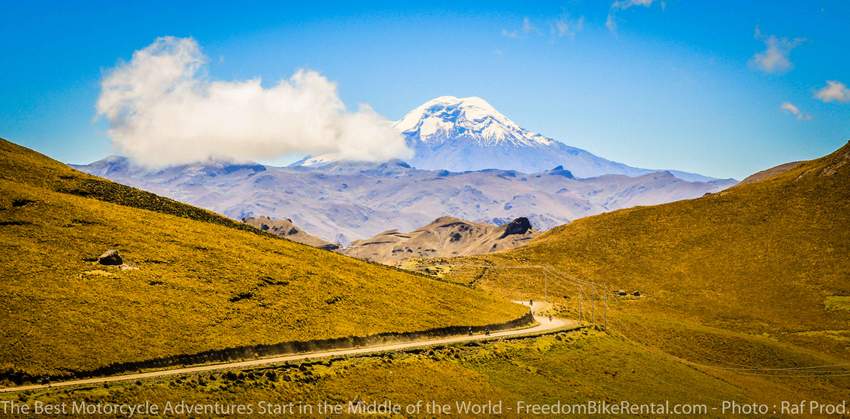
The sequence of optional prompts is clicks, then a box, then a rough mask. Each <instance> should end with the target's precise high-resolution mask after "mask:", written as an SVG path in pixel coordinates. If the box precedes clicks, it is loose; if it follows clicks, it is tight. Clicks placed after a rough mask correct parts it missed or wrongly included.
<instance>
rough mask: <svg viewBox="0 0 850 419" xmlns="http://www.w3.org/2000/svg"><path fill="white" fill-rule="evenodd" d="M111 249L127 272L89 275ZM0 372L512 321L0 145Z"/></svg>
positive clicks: (390, 274) (417, 282) (510, 314)
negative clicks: (122, 258) (99, 258)
mask: <svg viewBox="0 0 850 419" xmlns="http://www.w3.org/2000/svg"><path fill="white" fill-rule="evenodd" d="M107 249H117V250H119V251H120V253H121V254H122V255H123V256H124V259H125V262H126V263H127V264H128V265H129V266H130V269H120V268H118V267H107V266H101V265H98V264H97V263H96V262H93V261H92V260H93V258H96V257H97V256H98V255H100V254H101V253H102V252H104V251H105V250H107ZM0 277H2V281H0V307H2V308H0V324H2V325H3V327H2V330H0V342H2V343H0V372H6V373H8V372H10V371H16V372H21V373H25V374H32V375H43V374H61V373H63V372H68V371H78V370H90V369H94V368H97V367H102V366H104V365H107V364H111V363H121V362H128V361H139V360H146V359H151V358H157V357H163V356H168V355H175V354H191V353H197V352H201V351H205V350H211V349H220V348H226V347H234V346H243V345H253V344H259V343H276V342H284V341H291V340H307V339H317V338H329V337H342V336H351V335H359V336H363V335H370V334H377V333H381V332H402V331H416V330H423V329H428V328H434V327H442V326H449V325H471V324H487V323H492V322H501V321H506V320H509V319H513V318H516V317H519V316H520V315H522V314H523V313H524V309H523V308H522V307H519V306H516V305H513V304H509V303H506V301H505V300H498V299H495V298H493V297H490V296H488V295H486V294H484V293H481V292H477V291H474V290H470V289H468V288H465V287H459V286H457V285H454V284H448V283H444V282H440V281H434V280H431V279H427V278H425V277H422V276H418V275H413V274H409V273H405V272H402V271H399V270H394V269H391V268H386V267H382V266H379V265H374V264H369V263H365V262H361V261H358V260H355V259H353V258H349V257H346V256H342V255H338V254H335V253H332V252H327V251H323V250H319V249H314V248H311V247H308V246H304V245H300V244H297V243H293V242H290V241H288V240H283V239H279V238H275V237H273V236H271V235H268V234H263V233H260V232H259V231H258V230H256V229H253V228H250V227H247V226H243V225H241V224H239V223H235V222H232V221H231V220H229V219H227V218H224V217H221V216H219V215H216V214H213V213H211V212H208V211H204V210H200V209H197V208H194V207H191V206H188V205H184V204H180V203H178V202H175V201H172V200H169V199H164V198H161V197H158V196H156V195H153V194H150V193H146V192H143V191H139V190H136V189H133V188H128V187H125V186H122V185H118V184H115V183H112V182H109V181H106V180H102V179H98V178H95V177H92V176H88V175H85V174H82V173H80V172H77V171H75V170H73V169H70V168H69V167H67V166H65V165H62V164H61V163H58V162H56V161H53V160H50V159H49V158H47V157H45V156H42V155H40V154H37V153H35V152H32V151H30V150H28V149H25V148H23V147H19V146H16V145H14V144H11V143H9V142H6V141H3V140H0Z"/></svg>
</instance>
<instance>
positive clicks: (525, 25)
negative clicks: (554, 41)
mask: <svg viewBox="0 0 850 419" xmlns="http://www.w3.org/2000/svg"><path fill="white" fill-rule="evenodd" d="M535 32H537V28H535V27H534V24H532V23H531V19H529V18H527V17H524V18H522V33H525V34H529V33H535Z"/></svg>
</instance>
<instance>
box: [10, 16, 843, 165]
mask: <svg viewBox="0 0 850 419" xmlns="http://www.w3.org/2000/svg"><path fill="white" fill-rule="evenodd" d="M407 3H408V2H339V3H334V2H321V1H314V2H309V3H308V4H287V3H283V2H257V1H243V2H214V1H206V2H156V1H152V2H141V1H138V2H114V1H86V2H82V1H80V2H76V1H62V2H60V1H56V2H43V1H27V2H9V1H5V2H4V5H3V13H2V18H0V19H2V24H0V93H2V97H3V100H2V101H0V136H2V137H5V138H8V139H10V140H12V141H15V142H18V143H20V144H23V145H25V146H28V147H31V148H34V149H36V150H38V151H41V152H43V153H46V154H48V155H50V156H52V157H54V158H57V159H59V160H62V161H65V162H72V163H80V162H89V161H92V160H96V159H99V158H102V157H104V156H106V155H108V154H111V153H113V148H112V146H111V143H110V139H109V137H108V135H107V133H106V129H107V126H106V123H105V122H104V121H103V120H102V118H101V119H98V118H96V111H95V104H96V101H97V99H98V96H99V94H100V91H101V90H100V81H101V79H102V78H103V77H104V75H105V74H107V72H108V71H109V70H110V69H111V68H113V67H114V66H116V64H117V63H118V62H119V61H120V60H121V61H128V60H130V58H131V56H132V54H133V52H134V51H136V50H139V49H142V48H144V47H146V46H148V45H150V44H151V43H152V42H153V41H154V40H155V39H156V38H157V37H160V36H166V35H170V36H176V37H192V38H194V39H195V40H196V41H197V43H198V44H199V45H200V47H201V48H202V50H203V52H204V54H206V56H208V57H209V66H208V68H207V71H208V75H207V77H209V78H210V79H213V80H246V79H252V78H256V77H260V78H262V80H263V84H264V85H272V84H274V83H277V81H279V80H281V79H287V78H289V77H291V76H292V74H293V73H294V72H295V71H296V70H298V69H312V70H315V71H317V72H319V73H321V74H322V75H324V76H325V77H327V78H328V79H329V80H331V81H333V82H335V83H336V84H337V86H338V89H339V95H340V97H341V98H342V99H343V100H344V102H345V103H346V104H347V105H348V107H349V108H356V107H357V105H358V104H360V103H366V104H369V105H370V106H371V107H372V108H373V109H374V110H375V111H376V112H378V113H379V114H381V115H383V116H385V117H387V118H390V119H397V118H400V117H401V116H402V115H403V114H404V113H405V112H406V111H408V110H410V109H412V108H413V107H415V106H417V105H419V104H420V103H422V102H424V101H426V100H428V99H430V98H432V97H436V96H441V95H453V96H480V97H483V98H485V99H486V100H488V101H489V102H490V103H491V104H493V105H494V106H495V107H496V108H497V109H499V110H500V111H501V112H502V113H504V114H505V115H507V116H508V117H510V118H511V119H513V120H514V121H515V122H517V123H519V124H520V125H521V126H523V127H525V128H528V129H531V130H534V131H538V132H540V133H542V134H544V135H547V136H550V137H553V138H555V139H558V140H560V141H563V142H565V143H567V144H569V145H572V146H576V147H581V148H584V149H587V150H589V151H591V152H593V153H596V154H598V155H600V156H602V157H605V158H608V159H612V160H616V161H621V162H624V163H627V164H630V165H634V166H640V167H650V168H675V169H681V170H688V171H693V172H699V173H703V174H707V175H712V176H717V177H736V178H739V179H740V178H742V177H745V176H746V175H748V174H750V173H752V172H754V171H757V170H761V169H764V168H766V167H770V166H772V165H775V164H778V163H782V162H786V161H792V160H801V159H809V158H814V157H817V156H820V155H823V154H826V153H828V152H830V151H833V150H834V149H836V148H838V147H840V146H841V145H843V144H844V143H845V142H846V141H847V140H848V139H850V103H848V100H850V92H848V91H846V90H842V89H841V86H833V89H832V90H830V91H828V92H827V93H823V92H822V93H821V95H820V96H821V97H820V98H819V97H818V92H821V91H822V89H824V88H825V87H827V82H828V81H837V82H840V83H842V84H843V86H850V54H848V53H847V45H850V30H848V29H847V25H848V22H850V3H848V2H846V1H825V2H816V1H812V2H799V1H795V2H773V1H770V2H769V1H762V2H747V1H728V2H724V1H720V2H686V1H675V0H667V1H664V2H661V1H657V0H656V1H649V0H619V1H616V2H602V1H560V2H463V1H452V2H439V1H436V2H418V3H419V4H407ZM529 3H533V4H529ZM606 23H608V24H607V25H606ZM770 45H773V48H772V49H771V50H768V46H770ZM757 54H762V55H761V56H758V55H757ZM758 57H761V59H758ZM786 103H787V104H790V105H793V106H790V107H789V106H787V105H786V106H785V109H782V106H783V104H786ZM792 110H796V112H797V113H796V114H794V113H792V112H791V111H792Z"/></svg>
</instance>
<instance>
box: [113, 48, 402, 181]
mask: <svg viewBox="0 0 850 419" xmlns="http://www.w3.org/2000/svg"><path fill="white" fill-rule="evenodd" d="M206 65H207V58H206V56H204V54H203V53H202V51H201V49H200V47H199V45H198V44H197V42H196V41H195V40H194V39H191V38H175V37H160V38H157V39H156V40H155V41H154V42H153V43H152V44H151V45H149V46H147V47H145V48H143V49H141V50H138V51H136V52H134V53H133V57H132V59H131V60H130V61H129V62H125V63H119V64H118V65H117V66H116V67H114V68H113V69H111V70H110V71H109V72H108V73H107V74H106V75H105V77H104V78H103V79H102V81H101V92H100V96H99V98H98V101H97V114H98V116H99V117H102V118H104V119H105V120H106V121H107V122H108V124H109V136H110V138H111V139H112V142H113V144H114V146H115V147H116V148H117V150H118V151H119V152H121V153H122V154H125V155H127V156H128V157H130V158H132V159H133V160H134V161H136V162H137V163H140V164H142V165H146V166H151V167H162V166H168V165H174V164H184V163H192V162H198V161H206V160H228V161H251V160H260V159H263V160H269V159H275V158H279V157H281V156H284V155H287V154H334V155H336V156H339V158H340V159H345V160H360V161H382V160H388V159H392V158H402V159H405V158H409V157H412V154H413V152H412V150H410V149H409V148H408V147H407V146H406V145H405V142H404V139H403V138H402V136H401V135H400V134H399V133H398V132H397V131H396V130H394V129H393V128H392V125H391V122H390V121H388V120H386V119H385V118H383V117H381V116H380V115H378V114H377V113H375V112H374V111H373V110H372V109H371V108H370V107H368V106H366V105H361V106H360V108H359V109H358V110H356V111H348V110H346V108H345V104H344V103H343V102H342V100H341V99H340V98H339V96H338V95H337V91H336V85H335V84H334V83H333V82H331V81H329V80H328V79H327V78H325V77H324V76H322V75H321V74H319V73H317V72H315V71H309V70H299V71H297V72H296V73H295V74H293V75H292V76H291V77H290V78H289V79H285V80H281V81H279V82H278V83H277V84H276V85H274V86H271V87H264V86H263V85H262V84H261V80H259V79H252V80H245V81H213V80H209V79H208V78H207V77H206V76H205V75H206V71H205V70H206Z"/></svg>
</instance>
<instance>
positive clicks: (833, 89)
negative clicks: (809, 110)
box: [815, 80, 850, 103]
mask: <svg viewBox="0 0 850 419" xmlns="http://www.w3.org/2000/svg"><path fill="white" fill-rule="evenodd" d="M815 97H817V98H818V99H820V100H821V101H824V102H842V103H847V102H850V89H848V88H847V86H845V85H844V83H841V82H840V81H835V80H829V81H827V82H826V86H825V87H823V88H821V89H820V90H818V91H817V92H816V93H815Z"/></svg>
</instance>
